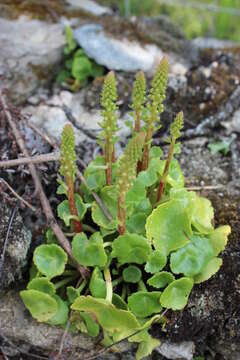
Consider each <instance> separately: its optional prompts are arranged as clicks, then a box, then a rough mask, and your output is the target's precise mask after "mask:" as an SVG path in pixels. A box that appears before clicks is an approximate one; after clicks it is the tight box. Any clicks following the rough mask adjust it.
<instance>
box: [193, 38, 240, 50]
mask: <svg viewBox="0 0 240 360" xmlns="http://www.w3.org/2000/svg"><path fill="white" fill-rule="evenodd" d="M191 43H192V44H193V45H194V46H196V47H197V48H199V49H225V48H231V47H234V46H239V43H237V42H233V41H229V40H219V39H215V38H202V37H197V38H195V39H194V40H192V41H191Z"/></svg>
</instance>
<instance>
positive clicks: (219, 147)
mask: <svg viewBox="0 0 240 360" xmlns="http://www.w3.org/2000/svg"><path fill="white" fill-rule="evenodd" d="M230 145H231V141H226V140H222V141H217V142H215V143H212V144H208V148H209V149H210V151H211V154H212V155H215V154H217V153H218V152H221V153H223V155H227V154H228V153H229V151H230Z"/></svg>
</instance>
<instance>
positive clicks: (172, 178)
mask: <svg viewBox="0 0 240 360" xmlns="http://www.w3.org/2000/svg"><path fill="white" fill-rule="evenodd" d="M166 180H167V183H169V184H170V185H171V186H172V187H174V188H182V187H183V186H184V176H183V173H182V171H181V167H180V165H179V163H178V161H177V160H176V159H172V161H171V164H170V167H169V172H168V175H167V179H166Z"/></svg>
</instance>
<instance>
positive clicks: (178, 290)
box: [160, 277, 193, 310]
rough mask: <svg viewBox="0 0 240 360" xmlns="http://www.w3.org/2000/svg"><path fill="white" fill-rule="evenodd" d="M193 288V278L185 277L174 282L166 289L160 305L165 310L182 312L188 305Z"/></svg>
mask: <svg viewBox="0 0 240 360" xmlns="http://www.w3.org/2000/svg"><path fill="white" fill-rule="evenodd" d="M192 287H193V280H192V279H191V278H187V277H183V278H181V279H178V280H174V281H173V282H171V284H169V285H168V287H166V289H164V291H163V293H162V295H161V297H160V303H161V305H162V306H163V307H164V308H167V309H172V310H181V309H183V308H184V307H185V306H186V305H187V301H188V297H189V295H190V292H191V290H192Z"/></svg>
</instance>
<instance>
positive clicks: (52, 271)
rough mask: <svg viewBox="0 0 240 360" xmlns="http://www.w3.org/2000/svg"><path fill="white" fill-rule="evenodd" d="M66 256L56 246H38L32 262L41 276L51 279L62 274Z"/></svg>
mask: <svg viewBox="0 0 240 360" xmlns="http://www.w3.org/2000/svg"><path fill="white" fill-rule="evenodd" d="M67 259H68V257H67V254H66V253H65V251H64V250H63V249H62V248H61V247H60V246H58V245H56V244H51V245H40V246H38V247H37V248H36V249H35V251H34V255H33V262H34V264H35V265H36V267H37V268H38V270H39V271H40V273H42V274H43V275H45V276H46V277H47V278H49V279H51V278H53V277H55V276H58V275H61V274H62V273H63V272H64V269H65V265H66V263H67Z"/></svg>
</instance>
